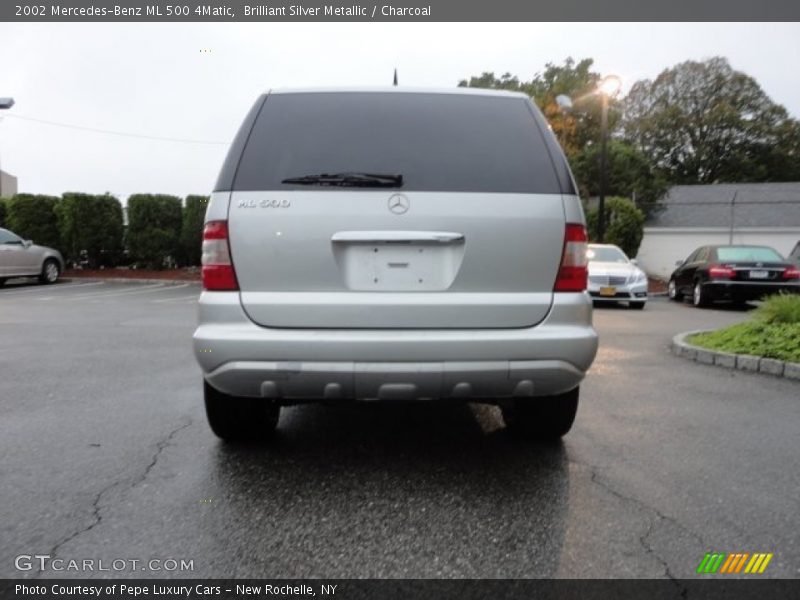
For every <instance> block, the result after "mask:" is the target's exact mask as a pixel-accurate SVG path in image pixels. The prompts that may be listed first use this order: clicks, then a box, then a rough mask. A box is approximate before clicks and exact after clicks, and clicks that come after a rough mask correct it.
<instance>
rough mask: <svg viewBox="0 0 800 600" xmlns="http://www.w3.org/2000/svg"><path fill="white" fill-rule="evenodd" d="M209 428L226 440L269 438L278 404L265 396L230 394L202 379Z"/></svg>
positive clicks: (276, 419) (278, 413)
mask: <svg viewBox="0 0 800 600" xmlns="http://www.w3.org/2000/svg"><path fill="white" fill-rule="evenodd" d="M203 392H204V396H205V403H206V417H207V418H208V424H209V425H210V426H211V431H213V432H214V434H215V435H216V436H217V437H219V438H221V439H223V440H225V441H229V442H240V441H248V440H268V439H270V438H271V437H273V436H274V434H275V428H276V427H277V425H278V418H279V417H280V412H281V407H280V406H279V405H277V404H275V403H273V402H272V401H271V400H268V399H266V398H240V397H238V396H229V395H227V394H223V393H222V392H220V391H219V390H216V389H214V388H213V387H211V386H210V385H209V384H208V382H206V381H203Z"/></svg>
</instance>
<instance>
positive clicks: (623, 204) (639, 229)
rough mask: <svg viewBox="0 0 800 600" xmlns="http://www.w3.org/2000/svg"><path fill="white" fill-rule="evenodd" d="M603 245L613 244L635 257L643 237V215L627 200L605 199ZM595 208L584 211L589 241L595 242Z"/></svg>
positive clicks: (596, 211)
mask: <svg viewBox="0 0 800 600" xmlns="http://www.w3.org/2000/svg"><path fill="white" fill-rule="evenodd" d="M603 212H604V214H605V223H606V230H605V236H604V243H606V244H615V245H616V246H619V247H620V248H622V251H623V252H624V253H625V254H627V255H628V256H630V257H634V256H636V253H637V252H638V251H639V245H640V244H641V243H642V237H643V236H644V213H643V212H642V211H641V210H639V209H638V208H636V205H635V204H634V203H633V202H632V201H631V200H629V199H628V198H620V197H612V198H606V202H605V210H604V211H603ZM597 216H598V210H597V208H591V209H589V210H588V211H586V224H587V226H588V227H587V228H588V230H589V240H591V241H595V240H597Z"/></svg>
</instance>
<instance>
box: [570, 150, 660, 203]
mask: <svg viewBox="0 0 800 600" xmlns="http://www.w3.org/2000/svg"><path fill="white" fill-rule="evenodd" d="M599 149H600V147H599V144H592V145H588V146H585V147H584V148H583V150H581V151H580V152H578V153H577V154H575V155H574V156H573V157H572V160H571V161H570V166H571V167H572V172H573V174H574V175H575V179H576V180H577V182H578V186H579V187H580V191H581V196H582V197H583V198H589V197H592V196H597V195H598V194H599V192H600V190H599V187H600V151H599ZM607 164H608V180H607V189H606V194H607V195H609V196H623V197H626V198H633V199H635V204H636V205H637V206H638V207H639V208H641V209H642V210H643V211H644V213H645V214H649V213H650V212H652V211H654V210H655V208H656V207H657V204H656V203H657V202H658V200H659V199H660V198H661V197H662V196H663V195H664V193H665V192H666V191H667V188H668V187H669V186H668V184H667V181H666V179H665V178H664V177H663V175H662V174H661V173H659V172H658V171H657V170H656V169H655V168H654V167H653V163H652V162H650V160H649V159H648V158H647V157H646V156H645V155H644V154H642V153H641V152H640V151H639V150H637V149H636V148H635V147H634V146H633V145H632V144H630V143H628V142H626V141H624V140H618V139H612V140H610V141H609V144H608V163H607Z"/></svg>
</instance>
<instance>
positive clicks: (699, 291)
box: [692, 280, 708, 308]
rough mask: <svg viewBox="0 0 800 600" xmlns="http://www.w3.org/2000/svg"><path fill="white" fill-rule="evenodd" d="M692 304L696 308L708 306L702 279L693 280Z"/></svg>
mask: <svg viewBox="0 0 800 600" xmlns="http://www.w3.org/2000/svg"><path fill="white" fill-rule="evenodd" d="M692 304H694V305H695V306H696V307H697V308H703V307H705V306H708V299H707V298H706V295H705V294H704V293H703V282H702V281H699V280H698V281H695V282H694V288H692Z"/></svg>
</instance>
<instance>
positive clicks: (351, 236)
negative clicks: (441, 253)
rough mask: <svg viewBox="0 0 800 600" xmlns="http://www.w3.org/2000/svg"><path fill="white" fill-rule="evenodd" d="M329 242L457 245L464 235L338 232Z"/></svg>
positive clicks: (419, 232)
mask: <svg viewBox="0 0 800 600" xmlns="http://www.w3.org/2000/svg"><path fill="white" fill-rule="evenodd" d="M331 241H332V242H340V243H347V242H349V243H362V244H371V243H376V242H389V243H392V242H393V243H396V244H402V243H411V242H427V243H432V244H457V243H462V242H463V241H464V234H463V233H455V232H452V231H339V232H337V233H334V234H333V236H332V237H331Z"/></svg>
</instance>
